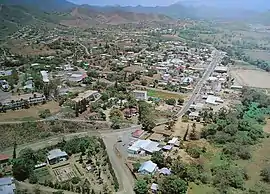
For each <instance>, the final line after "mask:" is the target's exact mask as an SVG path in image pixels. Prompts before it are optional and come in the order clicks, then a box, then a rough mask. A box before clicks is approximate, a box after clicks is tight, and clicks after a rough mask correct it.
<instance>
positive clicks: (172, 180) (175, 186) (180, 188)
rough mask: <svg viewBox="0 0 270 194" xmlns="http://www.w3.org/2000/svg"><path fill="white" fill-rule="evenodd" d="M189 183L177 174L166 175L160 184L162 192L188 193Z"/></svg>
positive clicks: (172, 193) (171, 193) (173, 193)
mask: <svg viewBox="0 0 270 194" xmlns="http://www.w3.org/2000/svg"><path fill="white" fill-rule="evenodd" d="M187 188H188V187H187V183H186V182H185V181H184V180H182V179H180V178H178V177H177V176H175V175H170V176H166V177H164V178H163V180H162V182H161V184H160V191H161V193H162V194H186V192H187Z"/></svg>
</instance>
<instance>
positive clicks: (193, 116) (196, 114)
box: [188, 112, 200, 120]
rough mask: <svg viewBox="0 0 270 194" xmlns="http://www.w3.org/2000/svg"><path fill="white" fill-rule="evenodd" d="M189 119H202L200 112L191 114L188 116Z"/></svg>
mask: <svg viewBox="0 0 270 194" xmlns="http://www.w3.org/2000/svg"><path fill="white" fill-rule="evenodd" d="M188 117H189V119H190V120H193V119H197V118H199V117H200V114H199V112H191V113H190V114H189V115H188Z"/></svg>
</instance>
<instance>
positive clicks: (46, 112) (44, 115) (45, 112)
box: [39, 109, 52, 119]
mask: <svg viewBox="0 0 270 194" xmlns="http://www.w3.org/2000/svg"><path fill="white" fill-rule="evenodd" d="M51 115H52V114H51V111H50V110H49V109H45V110H42V111H40V112H39V117H40V118H42V119H45V118H47V117H50V116H51Z"/></svg>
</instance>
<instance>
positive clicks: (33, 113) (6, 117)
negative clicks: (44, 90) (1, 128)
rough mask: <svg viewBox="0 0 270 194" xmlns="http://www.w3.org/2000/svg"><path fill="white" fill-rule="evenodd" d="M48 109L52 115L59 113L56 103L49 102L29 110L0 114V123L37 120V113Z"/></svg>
mask: <svg viewBox="0 0 270 194" xmlns="http://www.w3.org/2000/svg"><path fill="white" fill-rule="evenodd" d="M45 109H49V110H50V111H51V113H52V114H54V113H57V112H59V111H60V107H59V105H58V103H57V102H54V101H51V102H48V103H46V104H43V105H37V106H32V107H30V108H29V109H20V110H15V111H12V110H10V111H7V112H6V113H0V121H11V120H23V119H27V118H29V119H38V118H39V116H38V115H39V111H42V110H45Z"/></svg>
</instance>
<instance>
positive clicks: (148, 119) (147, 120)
mask: <svg viewBox="0 0 270 194" xmlns="http://www.w3.org/2000/svg"><path fill="white" fill-rule="evenodd" d="M153 113H154V108H153V107H152V105H151V104H149V103H147V102H144V101H140V102H139V122H140V124H142V126H143V128H144V129H145V130H147V131H151V130H152V129H153V128H154V127H155V121H154V116H153Z"/></svg>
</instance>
